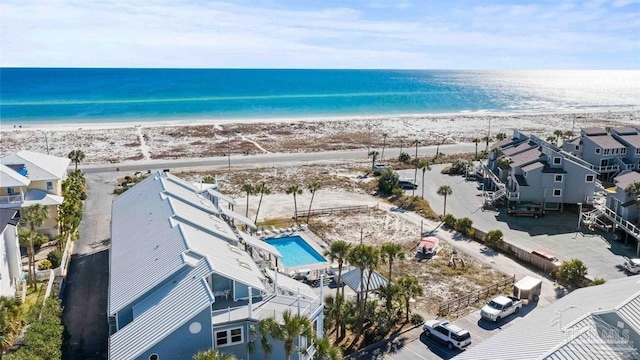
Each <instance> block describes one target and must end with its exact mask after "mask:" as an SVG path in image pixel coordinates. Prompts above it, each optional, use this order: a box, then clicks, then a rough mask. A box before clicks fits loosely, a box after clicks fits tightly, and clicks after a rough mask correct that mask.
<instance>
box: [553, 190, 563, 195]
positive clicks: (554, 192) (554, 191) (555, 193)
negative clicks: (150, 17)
mask: <svg viewBox="0 0 640 360" xmlns="http://www.w3.org/2000/svg"><path fill="white" fill-rule="evenodd" d="M553 196H555V197H560V196H562V189H553Z"/></svg>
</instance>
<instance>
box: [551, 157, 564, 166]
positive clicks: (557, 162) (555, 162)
mask: <svg viewBox="0 0 640 360" xmlns="http://www.w3.org/2000/svg"><path fill="white" fill-rule="evenodd" d="M561 162H562V158H559V157H554V158H553V165H560V163H561Z"/></svg>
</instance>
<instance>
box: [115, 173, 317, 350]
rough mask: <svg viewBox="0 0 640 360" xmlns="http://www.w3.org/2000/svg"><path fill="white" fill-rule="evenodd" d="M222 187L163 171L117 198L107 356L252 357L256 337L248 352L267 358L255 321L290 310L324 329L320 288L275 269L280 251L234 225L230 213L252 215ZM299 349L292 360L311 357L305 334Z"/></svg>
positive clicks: (278, 316)
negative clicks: (233, 204) (235, 205)
mask: <svg viewBox="0 0 640 360" xmlns="http://www.w3.org/2000/svg"><path fill="white" fill-rule="evenodd" d="M209 190H210V191H209ZM203 194H204V195H207V196H203ZM217 194H219V193H218V192H217V191H216V187H215V185H213V184H212V185H210V189H208V190H206V191H205V190H203V189H202V187H200V188H199V187H196V186H193V185H192V184H189V183H187V182H185V181H184V180H182V179H179V178H177V177H175V176H173V175H171V174H169V173H160V172H157V173H155V174H152V175H151V176H149V177H148V178H147V179H145V180H143V181H141V182H140V183H138V184H137V185H135V186H134V187H132V188H131V189H129V190H128V191H127V192H125V193H124V194H122V195H120V196H118V197H117V198H116V199H115V200H114V201H113V207H112V218H111V248H110V253H109V290H108V306H107V307H108V308H107V316H108V320H109V326H110V337H109V349H108V352H109V358H110V359H112V360H123V359H143V360H159V359H191V357H192V356H193V355H194V354H195V353H197V352H198V351H201V350H206V349H212V348H213V349H219V350H220V351H221V352H224V353H230V354H234V355H235V356H236V357H237V358H238V359H248V358H249V357H248V345H249V343H250V342H253V343H254V344H255V345H256V346H255V351H256V352H255V353H254V354H253V355H252V356H251V358H263V354H262V347H261V346H260V343H259V342H260V340H259V339H257V336H259V335H254V334H253V331H252V328H254V327H255V326H256V324H257V323H258V321H260V320H262V319H267V318H272V317H273V318H275V320H276V321H282V314H283V313H284V312H286V311H290V312H292V313H293V314H300V315H302V316H305V317H308V318H309V319H310V320H311V322H312V324H313V332H314V333H316V334H317V335H318V336H322V331H323V324H322V322H323V313H322V310H323V304H322V294H321V293H320V294H316V293H315V292H314V290H313V289H311V288H310V287H309V286H308V285H305V284H303V283H300V282H297V281H294V280H293V279H288V278H285V276H284V275H281V274H278V272H277V270H275V269H276V263H277V259H279V258H281V257H282V255H281V254H280V253H279V252H278V250H277V249H276V248H275V247H273V246H271V245H270V244H267V243H266V242H264V241H261V240H259V239H257V238H254V237H253V236H251V235H250V234H247V233H244V232H242V231H240V230H238V228H237V227H236V226H235V225H233V221H245V220H246V221H247V222H251V221H250V220H249V219H244V217H243V216H241V215H239V214H236V213H234V212H233V211H232V210H229V209H227V208H226V207H227V205H228V203H227V200H231V199H229V198H226V197H224V198H223V197H221V196H217ZM220 195H221V194H220ZM231 201H232V200H231ZM223 209H224V210H223ZM274 270H275V271H274ZM272 343H273V351H272V353H270V355H269V356H270V357H271V358H273V359H281V358H284V347H283V346H282V343H281V342H278V341H272ZM296 348H299V349H301V351H295V352H294V354H293V357H292V358H293V359H301V360H302V359H311V358H312V357H313V347H312V344H311V342H310V341H308V340H307V339H305V338H300V339H298V340H297V341H296ZM302 350H304V351H302Z"/></svg>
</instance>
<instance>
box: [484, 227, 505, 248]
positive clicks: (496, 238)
mask: <svg viewBox="0 0 640 360" xmlns="http://www.w3.org/2000/svg"><path fill="white" fill-rule="evenodd" d="M482 241H483V242H484V244H485V245H486V246H487V247H490V248H492V249H499V248H500V247H501V246H502V243H503V242H504V235H503V234H502V231H500V230H491V231H489V232H488V233H486V234H485V235H484V238H483V239H482Z"/></svg>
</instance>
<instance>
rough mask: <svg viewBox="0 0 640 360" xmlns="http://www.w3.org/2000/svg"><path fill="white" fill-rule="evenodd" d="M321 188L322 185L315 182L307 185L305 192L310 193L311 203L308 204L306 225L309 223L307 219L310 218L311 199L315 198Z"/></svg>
mask: <svg viewBox="0 0 640 360" xmlns="http://www.w3.org/2000/svg"><path fill="white" fill-rule="evenodd" d="M321 188H322V184H320V183H319V182H317V181H312V182H311V183H309V184H308V185H307V190H309V192H310V193H311V201H310V202H309V212H307V224H308V223H309V218H310V217H311V204H313V198H314V197H315V196H316V191H318V190H320V189H321Z"/></svg>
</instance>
